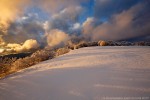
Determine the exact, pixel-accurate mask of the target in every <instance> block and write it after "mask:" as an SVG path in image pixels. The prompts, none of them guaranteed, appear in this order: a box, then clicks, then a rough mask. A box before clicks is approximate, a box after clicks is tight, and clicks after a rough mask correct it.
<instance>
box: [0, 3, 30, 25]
mask: <svg viewBox="0 0 150 100" xmlns="http://www.w3.org/2000/svg"><path fill="white" fill-rule="evenodd" d="M28 2H29V0H0V24H3V25H5V27H8V23H9V21H13V20H14V19H15V18H16V17H17V16H19V15H20V14H21V13H22V10H23V8H24V7H25V6H26V4H27V3H28Z"/></svg>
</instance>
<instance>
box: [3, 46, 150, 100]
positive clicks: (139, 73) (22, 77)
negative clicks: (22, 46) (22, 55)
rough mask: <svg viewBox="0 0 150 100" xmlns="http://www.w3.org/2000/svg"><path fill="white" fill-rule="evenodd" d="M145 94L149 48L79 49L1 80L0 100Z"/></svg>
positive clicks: (148, 91)
mask: <svg viewBox="0 0 150 100" xmlns="http://www.w3.org/2000/svg"><path fill="white" fill-rule="evenodd" d="M148 96H150V47H135V46H134V47H132V46H127V47H87V48H82V49H78V50H74V51H71V52H69V53H68V54H65V55H62V56H59V57H57V58H54V59H52V60H48V61H45V62H42V63H40V64H38V65H35V66H32V67H31V68H28V69H25V70H22V71H20V72H17V73H15V74H13V75H10V76H8V77H7V78H5V79H2V80H0V100H103V99H104V97H147V98H148ZM146 100H148V99H146Z"/></svg>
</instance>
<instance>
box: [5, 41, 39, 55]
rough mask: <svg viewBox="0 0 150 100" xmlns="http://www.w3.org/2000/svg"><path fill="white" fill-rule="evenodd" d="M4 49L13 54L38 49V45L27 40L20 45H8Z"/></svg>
mask: <svg viewBox="0 0 150 100" xmlns="http://www.w3.org/2000/svg"><path fill="white" fill-rule="evenodd" d="M6 47H7V48H10V50H11V51H12V50H13V51H15V52H27V51H31V50H33V49H38V47H39V44H38V42H37V41H36V40H33V39H29V40H26V41H25V42H24V43H23V44H22V45H21V44H17V43H9V44H7V46H6Z"/></svg>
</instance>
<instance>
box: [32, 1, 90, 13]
mask: <svg viewBox="0 0 150 100" xmlns="http://www.w3.org/2000/svg"><path fill="white" fill-rule="evenodd" d="M33 1H36V0H33ZM88 1H89V0H38V1H36V2H34V5H36V6H39V7H41V8H43V9H44V10H46V11H47V12H49V13H51V14H55V13H58V12H60V11H61V10H62V9H64V8H67V7H69V6H78V5H80V4H81V3H86V2H88Z"/></svg>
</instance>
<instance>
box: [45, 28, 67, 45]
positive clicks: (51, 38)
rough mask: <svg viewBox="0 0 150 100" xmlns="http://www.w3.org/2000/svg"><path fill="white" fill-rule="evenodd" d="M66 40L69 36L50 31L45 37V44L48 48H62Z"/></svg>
mask: <svg viewBox="0 0 150 100" xmlns="http://www.w3.org/2000/svg"><path fill="white" fill-rule="evenodd" d="M68 39H69V35H68V34H66V33H65V32H63V31H61V30H58V29H54V30H51V31H50V32H49V33H48V35H47V43H48V45H49V46H50V47H56V46H57V47H58V46H63V45H65V43H66V42H67V41H68Z"/></svg>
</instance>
